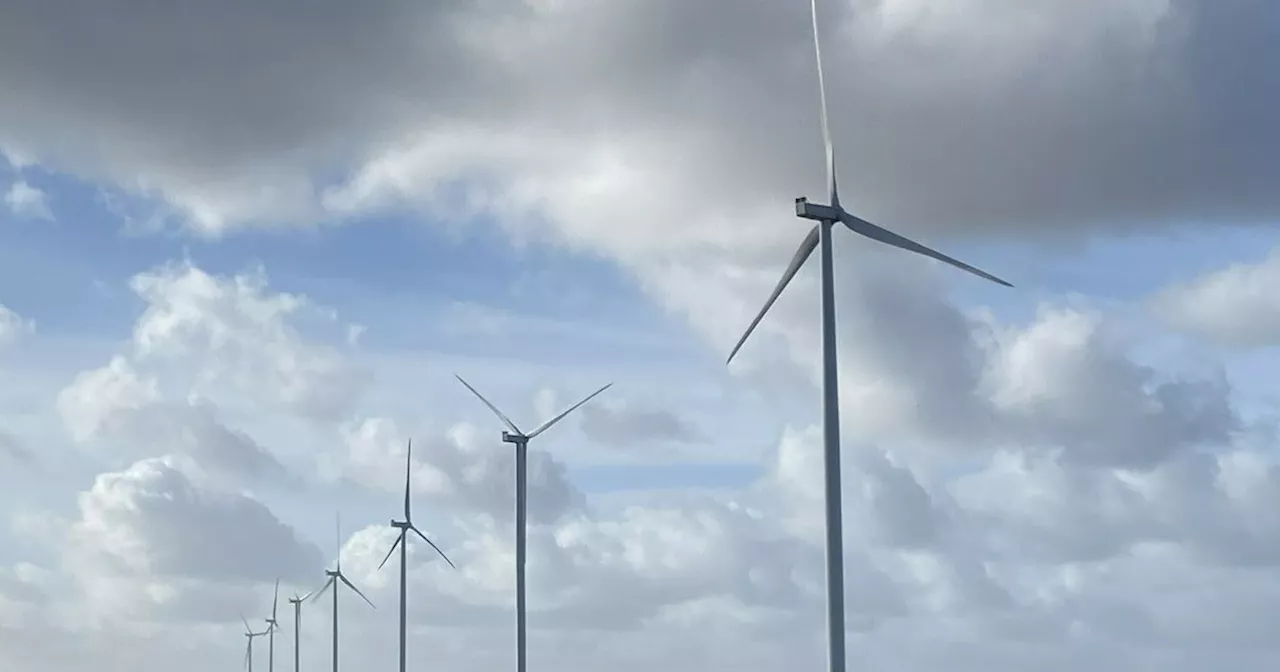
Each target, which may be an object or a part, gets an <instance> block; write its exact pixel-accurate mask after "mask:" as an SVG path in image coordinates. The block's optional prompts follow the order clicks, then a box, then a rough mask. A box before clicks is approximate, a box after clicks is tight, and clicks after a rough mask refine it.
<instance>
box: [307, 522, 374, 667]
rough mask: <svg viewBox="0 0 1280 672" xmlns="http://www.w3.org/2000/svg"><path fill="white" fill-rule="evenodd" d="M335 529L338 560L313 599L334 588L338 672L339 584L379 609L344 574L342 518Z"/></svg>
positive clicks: (334, 644) (336, 664)
mask: <svg viewBox="0 0 1280 672" xmlns="http://www.w3.org/2000/svg"><path fill="white" fill-rule="evenodd" d="M335 528H336V529H337V536H338V555H337V559H336V560H335V561H334V568H333V569H326V570H324V573H325V575H326V576H328V577H329V580H328V581H325V582H324V585H323V586H321V587H320V590H318V591H316V594H315V596H314V597H312V598H311V599H313V600H318V599H320V596H321V595H324V592H325V591H326V590H329V588H333V672H338V583H339V582H342V583H343V584H346V586H347V587H348V588H350V589H351V590H353V591H355V594H356V595H359V596H360V599H362V600H364V601H365V602H366V603H367V604H368V605H369V606H370V607H373V608H374V609H377V607H374V606H373V602H370V601H369V598H367V597H365V596H364V593H362V592H360V589H359V588H356V587H355V584H353V583H351V581H350V580H348V579H347V577H346V575H345V574H343V573H342V520H341V518H338V519H336V522H335Z"/></svg>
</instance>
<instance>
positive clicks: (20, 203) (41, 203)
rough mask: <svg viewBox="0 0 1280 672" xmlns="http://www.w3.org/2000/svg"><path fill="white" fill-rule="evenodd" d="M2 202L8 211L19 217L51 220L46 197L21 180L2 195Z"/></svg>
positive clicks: (51, 213) (42, 192) (43, 193)
mask: <svg viewBox="0 0 1280 672" xmlns="http://www.w3.org/2000/svg"><path fill="white" fill-rule="evenodd" d="M4 202H5V205H7V206H9V211H10V212H12V213H13V214H15V215H17V216H19V217H25V218H28V219H44V220H49V221H52V220H53V211H52V210H50V209H49V198H48V195H47V194H45V192H44V191H42V190H40V189H37V188H36V187H33V186H31V185H30V184H27V183H26V182H25V181H23V180H18V181H16V182H14V183H13V184H11V185H9V191H7V192H5V195H4Z"/></svg>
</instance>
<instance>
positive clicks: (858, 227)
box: [840, 210, 1013, 287]
mask: <svg viewBox="0 0 1280 672" xmlns="http://www.w3.org/2000/svg"><path fill="white" fill-rule="evenodd" d="M840 221H842V222H844V224H845V226H847V227H849V228H850V229H852V230H853V231H854V232H855V233H860V234H862V235H864V236H866V237H868V238H870V239H872V240H876V241H879V242H881V243H885V244H886V245H892V246H894V247H898V248H901V249H904V250H907V251H908V252H915V253H916V254H922V255H924V256H926V257H929V258H931V259H937V260H938V261H941V262H943V263H946V264H950V265H952V266H955V267H956V268H958V269H960V270H962V271H968V272H970V273H972V274H974V275H976V276H978V277H980V278H985V279H987V280H990V281H991V282H994V283H996V284H1000V285H1004V286H1005V287H1012V286H1013V285H1011V284H1009V283H1008V282H1005V281H1004V280H1001V279H1000V278H997V277H996V276H994V275H991V274H990V273H988V272H986V271H984V270H982V269H980V268H974V267H973V266H970V265H969V264H966V263H964V262H963V261H960V260H958V259H953V258H951V257H948V256H947V255H945V254H943V253H941V252H938V251H937V250H932V249H929V248H927V247H925V246H924V245H921V244H920V243H917V242H915V241H914V240H911V239H909V238H904V237H902V236H899V235H898V234H896V233H894V232H892V231H890V230H888V229H886V228H883V227H880V226H876V225H875V224H872V223H871V222H868V221H867V220H865V219H862V218H860V217H854V216H853V215H851V214H849V213H847V212H845V211H843V210H841V211H840Z"/></svg>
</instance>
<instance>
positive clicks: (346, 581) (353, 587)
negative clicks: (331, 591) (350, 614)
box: [335, 574, 377, 609]
mask: <svg viewBox="0 0 1280 672" xmlns="http://www.w3.org/2000/svg"><path fill="white" fill-rule="evenodd" d="M338 578H339V579H342V582H343V583H345V584H347V587H348V588H350V589H351V590H354V591H356V595H359V596H360V599H362V600H364V601H365V602H366V603H368V605H369V606H371V607H373V602H370V601H369V598H367V597H365V596H364V593H362V592H360V589H359V588H356V584H354V583H351V582H350V581H348V580H347V577H345V576H343V575H341V574H339V575H338ZM335 590H336V589H335ZM373 608H374V609H377V607H373Z"/></svg>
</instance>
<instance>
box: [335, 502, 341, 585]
mask: <svg viewBox="0 0 1280 672" xmlns="http://www.w3.org/2000/svg"><path fill="white" fill-rule="evenodd" d="M333 536H334V539H333V547H334V552H335V554H334V556H333V557H334V560H333V562H334V565H335V567H334V569H335V570H336V571H339V572H341V571H342V512H341V511H334V512H333Z"/></svg>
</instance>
